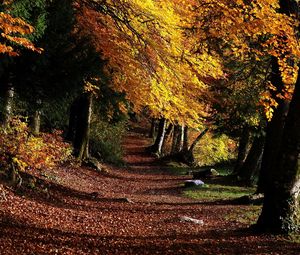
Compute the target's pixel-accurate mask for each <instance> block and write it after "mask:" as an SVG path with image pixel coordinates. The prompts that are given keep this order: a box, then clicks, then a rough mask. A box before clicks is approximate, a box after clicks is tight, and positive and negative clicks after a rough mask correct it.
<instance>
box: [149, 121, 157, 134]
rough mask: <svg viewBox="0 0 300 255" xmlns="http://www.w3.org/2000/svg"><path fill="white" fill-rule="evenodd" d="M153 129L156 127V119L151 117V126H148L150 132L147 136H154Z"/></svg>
mask: <svg viewBox="0 0 300 255" xmlns="http://www.w3.org/2000/svg"><path fill="white" fill-rule="evenodd" d="M155 129H156V120H155V118H152V119H151V128H150V132H149V138H154V136H155Z"/></svg>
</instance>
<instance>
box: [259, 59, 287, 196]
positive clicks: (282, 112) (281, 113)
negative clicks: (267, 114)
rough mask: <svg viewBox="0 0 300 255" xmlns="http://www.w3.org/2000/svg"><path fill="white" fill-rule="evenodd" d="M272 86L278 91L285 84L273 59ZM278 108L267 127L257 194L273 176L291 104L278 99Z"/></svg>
mask: <svg viewBox="0 0 300 255" xmlns="http://www.w3.org/2000/svg"><path fill="white" fill-rule="evenodd" d="M271 82H272V84H276V86H277V90H278V91H279V92H281V91H282V90H283V86H284V85H283V82H282V78H281V75H280V71H279V66H278V62H277V60H276V59H275V58H273V59H272V76H271ZM278 91H276V92H274V93H273V94H274V95H272V96H273V98H275V97H276V94H277V93H278ZM278 103H279V105H278V107H277V108H276V109H275V111H274V114H273V118H272V120H271V122H269V123H268V125H267V130H266V141H265V148H264V153H263V157H262V163H261V169H260V172H259V179H258V185H257V191H256V193H264V187H265V179H266V178H267V176H268V175H270V174H272V173H271V171H272V169H271V165H272V162H273V161H274V158H276V156H277V155H278V152H279V148H280V143H281V140H282V133H283V129H284V125H285V119H286V115H287V113H288V109H289V102H288V101H287V100H280V99H278Z"/></svg>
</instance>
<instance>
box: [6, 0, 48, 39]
mask: <svg viewBox="0 0 300 255" xmlns="http://www.w3.org/2000/svg"><path fill="white" fill-rule="evenodd" d="M46 7H47V0H35V1H32V0H14V1H13V2H12V4H11V6H10V13H11V14H12V15H13V16H16V17H21V18H22V19H24V20H25V21H27V22H28V23H29V24H31V25H32V26H33V27H34V33H33V34H31V35H28V38H29V39H30V40H31V41H36V40H38V39H40V38H41V37H42V36H43V34H44V32H45V30H46V28H47V15H48V13H47V9H46Z"/></svg>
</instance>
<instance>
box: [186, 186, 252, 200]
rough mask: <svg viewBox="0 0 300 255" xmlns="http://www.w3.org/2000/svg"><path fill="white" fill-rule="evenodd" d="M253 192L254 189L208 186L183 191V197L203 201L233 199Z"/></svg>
mask: <svg viewBox="0 0 300 255" xmlns="http://www.w3.org/2000/svg"><path fill="white" fill-rule="evenodd" d="M254 192H255V189H254V188H246V187H238V186H227V185H219V184H209V185H204V186H202V187H197V188H190V189H187V190H185V191H184V195H185V196H187V197H190V198H194V199H200V200H204V201H215V200H227V199H234V198H238V197H241V196H245V195H250V194H253V193H254Z"/></svg>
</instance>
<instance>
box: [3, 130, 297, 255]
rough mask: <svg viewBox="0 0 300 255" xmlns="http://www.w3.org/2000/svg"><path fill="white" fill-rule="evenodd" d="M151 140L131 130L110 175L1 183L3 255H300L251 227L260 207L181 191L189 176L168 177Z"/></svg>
mask: <svg viewBox="0 0 300 255" xmlns="http://www.w3.org/2000/svg"><path fill="white" fill-rule="evenodd" d="M148 144H149V140H148V139H146V138H144V137H142V135H141V134H137V133H134V132H131V133H128V134H127V137H126V139H125V141H124V144H123V146H124V148H125V156H124V160H125V161H126V164H127V166H126V167H123V168H116V167H112V166H106V168H107V170H108V171H109V172H108V173H105V172H97V171H95V170H93V169H90V168H82V167H76V166H65V167H62V168H60V169H53V170H49V171H50V172H49V173H47V174H46V175H45V174H43V176H42V175H41V176H36V179H37V181H36V185H35V187H34V189H33V190H31V189H27V190H22V189H21V190H18V191H15V190H13V189H11V188H9V187H8V186H6V185H5V184H4V183H2V184H0V189H1V190H0V201H1V202H0V229H1V232H0V254H64V255H65V254H76V255H77V254H185V255H186V254H214V255H215V254H224V255H225V254H226V255H232V254H257V255H258V254H273V255H275V254H284V255H286V254H288V255H295V254H299V250H300V244H297V243H295V242H294V241H293V240H287V239H286V238H283V237H280V236H269V235H257V234H255V233H253V232H251V231H250V230H249V229H248V227H249V225H250V224H252V223H253V222H254V221H255V217H256V213H257V211H258V210H259V208H257V207H250V206H241V205H236V204H232V203H230V202H229V201H228V200H226V199H225V200H224V201H222V203H220V202H217V201H216V200H215V198H214V199H211V200H207V199H203V197H202V198H201V197H198V198H197V199H194V198H190V197H186V196H184V194H183V193H184V189H183V188H182V183H183V182H184V181H185V180H187V179H188V178H189V176H183V175H174V174H170V173H169V171H168V169H167V167H166V166H161V164H160V162H159V161H157V160H156V159H155V158H154V157H152V156H149V155H148V154H147V153H146V152H145V150H144V149H145V147H146V146H147V145H148ZM50 177H51V178H50ZM211 187H215V191H214V192H215V193H218V189H219V190H220V187H219V188H218V186H213V185H212V186H211ZM234 190H235V189H231V190H230V192H231V193H234ZM219 193H220V192H219ZM182 216H187V217H191V218H194V219H200V220H203V221H204V224H203V225H199V224H194V223H192V222H182V221H180V217H182Z"/></svg>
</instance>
